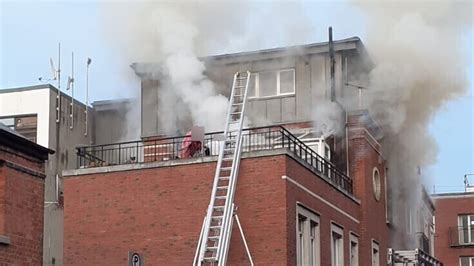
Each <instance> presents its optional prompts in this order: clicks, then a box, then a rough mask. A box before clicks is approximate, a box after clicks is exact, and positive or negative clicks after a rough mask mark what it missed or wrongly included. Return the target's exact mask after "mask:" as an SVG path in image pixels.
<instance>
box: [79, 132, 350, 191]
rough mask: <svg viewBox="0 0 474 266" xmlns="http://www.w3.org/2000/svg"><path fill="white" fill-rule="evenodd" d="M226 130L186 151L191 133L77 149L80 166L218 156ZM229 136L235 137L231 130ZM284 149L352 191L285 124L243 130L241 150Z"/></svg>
mask: <svg viewBox="0 0 474 266" xmlns="http://www.w3.org/2000/svg"><path fill="white" fill-rule="evenodd" d="M222 135H223V132H213V133H207V134H205V136H204V142H203V143H202V144H201V143H200V142H199V143H198V145H196V146H195V147H194V150H195V151H196V150H197V151H196V152H191V153H190V152H185V151H184V148H183V147H189V146H190V144H191V143H195V142H192V141H191V140H190V137H189V136H179V137H172V138H159V139H152V140H142V141H130V142H121V143H115V144H106V145H94V146H83V147H78V148H77V166H78V168H90V167H100V166H110V165H122V164H134V163H146V162H156V161H168V160H179V159H186V158H190V157H199V156H216V155H218V152H219V143H220V141H219V140H221V139H222ZM228 137H229V138H236V135H235V133H233V134H231V133H229V136H228ZM281 148H285V149H287V150H289V151H290V152H291V153H293V154H294V155H295V156H296V157H298V158H300V159H301V160H303V161H304V162H305V164H306V165H307V166H308V168H310V169H311V170H312V171H313V172H314V173H316V174H317V175H319V176H320V177H322V178H323V179H325V180H326V181H328V182H330V183H331V184H332V185H334V186H336V187H338V188H340V189H342V190H344V191H346V192H347V193H349V194H352V179H351V178H349V177H348V176H346V175H345V174H344V173H343V172H341V171H340V170H339V169H337V168H336V167H335V166H334V164H333V163H331V162H329V161H328V160H326V159H325V158H323V157H321V156H320V155H319V154H317V153H316V152H315V151H314V150H313V149H311V148H310V147H308V146H307V145H306V144H305V143H304V142H303V141H301V140H300V139H298V138H297V137H296V136H294V135H293V134H292V133H291V132H289V131H288V130H287V129H285V128H283V127H260V128H249V129H244V130H243V131H242V152H243V153H245V152H254V151H263V150H273V149H281Z"/></svg>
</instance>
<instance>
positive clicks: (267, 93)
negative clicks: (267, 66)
mask: <svg viewBox="0 0 474 266" xmlns="http://www.w3.org/2000/svg"><path fill="white" fill-rule="evenodd" d="M294 93H295V70H294V69H281V70H276V71H263V72H257V73H252V75H251V77H250V81H249V95H248V96H249V97H250V98H265V97H275V96H285V95H293V94H294Z"/></svg>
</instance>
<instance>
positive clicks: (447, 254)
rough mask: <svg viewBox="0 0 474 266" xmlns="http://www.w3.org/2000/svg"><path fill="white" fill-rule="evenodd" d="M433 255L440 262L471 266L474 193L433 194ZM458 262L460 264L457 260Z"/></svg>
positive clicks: (473, 232)
mask: <svg viewBox="0 0 474 266" xmlns="http://www.w3.org/2000/svg"><path fill="white" fill-rule="evenodd" d="M432 197H433V200H434V204H435V209H436V210H435V228H436V233H435V242H434V243H435V255H436V257H438V258H439V260H441V261H442V262H443V263H444V265H462V266H466V265H467V266H471V265H472V264H468V263H470V261H469V258H470V257H474V193H473V192H471V193H469V192H468V193H449V194H436V195H433V196H432ZM461 262H462V263H461Z"/></svg>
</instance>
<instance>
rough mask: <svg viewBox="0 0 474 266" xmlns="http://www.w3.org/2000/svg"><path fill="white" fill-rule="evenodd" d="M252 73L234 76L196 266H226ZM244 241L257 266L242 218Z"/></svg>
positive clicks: (247, 72)
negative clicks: (248, 243)
mask: <svg viewBox="0 0 474 266" xmlns="http://www.w3.org/2000/svg"><path fill="white" fill-rule="evenodd" d="M249 81H250V72H249V71H246V72H237V73H235V75H234V82H233V84H232V91H231V95H230V103H229V109H228V111H227V120H226V124H225V130H224V140H223V141H222V142H221V143H220V147H219V157H218V160H217V166H216V173H215V176H214V184H213V187H212V194H211V199H210V202H209V207H208V209H207V214H206V216H205V218H204V221H203V225H202V229H201V234H200V236H199V243H198V245H197V248H196V255H195V257H194V265H207V264H208V265H225V264H226V260H227V254H228V250H229V242H230V237H231V234H232V223H233V219H234V215H236V214H235V212H234V211H235V206H234V194H235V188H236V184H237V175H238V172H239V163H240V153H241V147H242V127H243V123H244V112H245V105H246V101H247V91H248V87H249ZM235 219H236V221H237V224H238V226H239V229H240V233H241V235H242V237H243V240H244V243H245V247H246V251H247V255H248V256H249V259H250V262H251V263H252V264H253V262H252V259H251V257H250V253H249V251H248V248H247V244H246V242H245V237H244V235H243V231H242V228H241V226H240V222H239V220H238V217H237V216H235Z"/></svg>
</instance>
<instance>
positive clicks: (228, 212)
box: [218, 71, 251, 265]
mask: <svg viewBox="0 0 474 266" xmlns="http://www.w3.org/2000/svg"><path fill="white" fill-rule="evenodd" d="M246 75H247V76H246V82H245V90H244V93H243V98H242V107H241V110H240V118H239V128H238V131H237V139H236V144H235V154H234V160H233V162H232V170H231V176H232V179H231V180H229V181H230V182H232V183H231V184H229V189H228V190H227V200H226V207H225V208H224V212H225V213H224V218H225V219H226V220H225V223H224V225H225V228H223V229H225V235H224V236H225V237H224V238H223V239H222V240H223V241H224V242H223V244H222V245H221V247H222V248H223V249H222V250H221V251H220V256H219V254H218V256H219V257H218V258H219V260H218V261H222V262H223V264H224V265H225V263H226V261H227V254H228V251H229V244H230V243H229V242H230V238H231V234H232V224H233V216H234V195H235V189H236V184H237V177H238V173H239V166H240V155H241V152H242V128H243V123H244V118H245V117H244V114H245V107H246V104H245V103H246V101H247V92H248V87H249V83H250V75H251V73H250V71H247V72H246ZM240 86H242V84H240ZM240 91H241V92H240V94H242V90H240ZM227 127H229V124H227ZM227 129H228V128H227ZM230 182H229V183H230Z"/></svg>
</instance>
